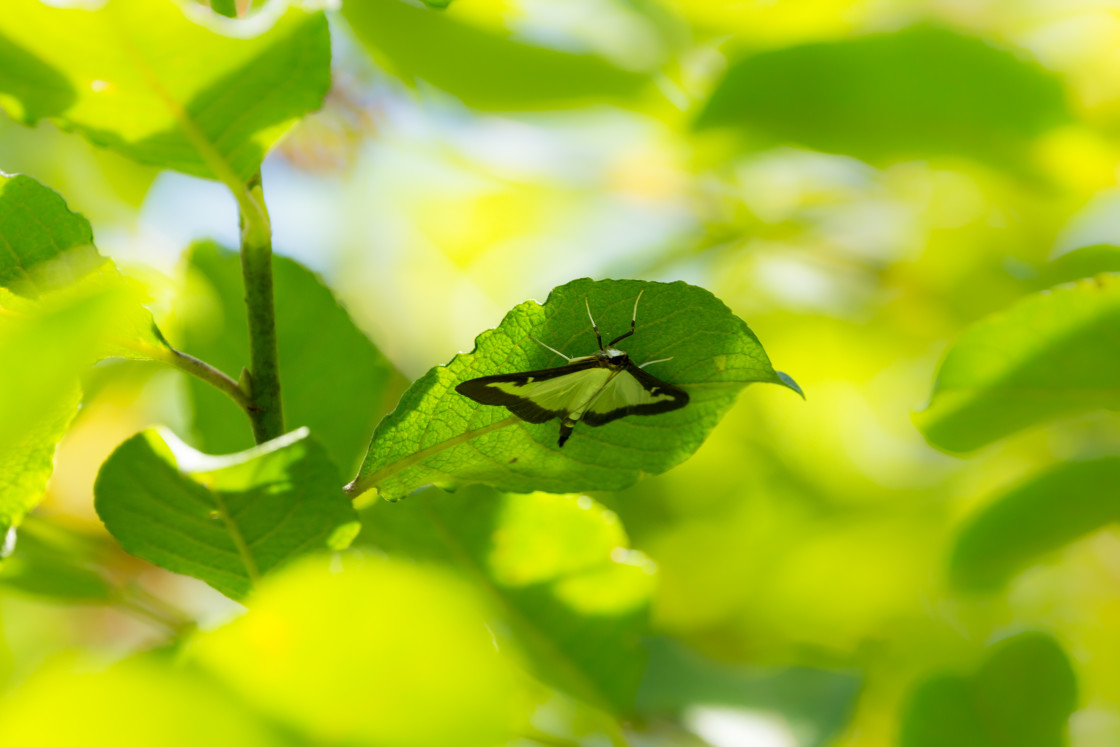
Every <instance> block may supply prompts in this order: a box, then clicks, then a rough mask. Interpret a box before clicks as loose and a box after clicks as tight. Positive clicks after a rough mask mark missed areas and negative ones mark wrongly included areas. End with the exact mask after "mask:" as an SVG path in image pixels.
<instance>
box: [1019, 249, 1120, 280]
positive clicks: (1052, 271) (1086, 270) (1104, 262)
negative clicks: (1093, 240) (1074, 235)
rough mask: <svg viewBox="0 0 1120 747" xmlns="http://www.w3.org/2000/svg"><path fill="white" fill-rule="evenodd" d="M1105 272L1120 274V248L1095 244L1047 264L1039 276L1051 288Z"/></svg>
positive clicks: (1075, 250) (1068, 253) (1067, 253)
mask: <svg viewBox="0 0 1120 747" xmlns="http://www.w3.org/2000/svg"><path fill="white" fill-rule="evenodd" d="M1104 272H1120V246H1113V245H1111V244H1094V245H1093V246H1083V247H1081V248H1080V249H1074V250H1073V251H1070V252H1066V253H1065V254H1063V255H1061V256H1060V257H1057V258H1056V259H1054V260H1052V261H1050V262H1048V263H1046V265H1044V266H1043V268H1042V271H1041V272H1040V273H1039V275H1040V280H1041V281H1042V282H1043V283H1044V285H1045V286H1047V287H1049V286H1053V285H1058V284H1059V283H1069V282H1073V281H1074V280H1082V279H1084V278H1091V277H1093V276H1094V275H1100V274H1101V273H1104Z"/></svg>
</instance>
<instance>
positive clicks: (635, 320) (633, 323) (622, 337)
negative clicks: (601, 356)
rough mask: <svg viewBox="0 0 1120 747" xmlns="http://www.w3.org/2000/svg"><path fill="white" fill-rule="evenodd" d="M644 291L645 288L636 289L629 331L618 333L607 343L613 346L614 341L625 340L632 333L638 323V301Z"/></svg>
mask: <svg viewBox="0 0 1120 747" xmlns="http://www.w3.org/2000/svg"><path fill="white" fill-rule="evenodd" d="M645 292H646V289H645V288H642V289H641V290H640V291H638V297H637V298H635V299H634V315H633V316H632V317H630V331H629V332H627V333H626V334H624V335H619V336H618V337H616V338H614V339H613V340H611V341H610V342H609V343H607V344H608V345H612V346H613V345H614V344H615V343H616V342H621V341H622V340H625V339H626V338H627V337H629V336H630V335H632V334H634V327H635V326H636V325H637V324H638V301H641V300H642V294H643V293H645ZM601 345H602V343H600V346H601Z"/></svg>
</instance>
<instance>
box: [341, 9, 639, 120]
mask: <svg viewBox="0 0 1120 747" xmlns="http://www.w3.org/2000/svg"><path fill="white" fill-rule="evenodd" d="M444 4H446V3H444ZM342 14H343V15H344V16H345V17H346V20H347V21H349V23H350V27H351V28H352V29H353V30H354V33H355V34H356V35H357V37H358V39H360V40H361V41H362V43H363V44H365V45H366V47H368V48H369V50H370V52H371V53H372V54H373V55H374V57H376V58H377V59H378V60H379V61H381V62H382V63H383V64H385V65H386V66H387V67H389V68H390V69H391V70H393V71H394V72H395V73H396V74H397V75H398V77H400V78H402V79H403V80H405V81H406V82H414V81H416V80H423V81H424V82H426V83H429V84H431V85H434V86H436V87H437V88H441V89H443V90H444V91H447V92H448V93H450V94H451V95H453V96H455V97H456V98H458V99H460V100H461V101H462V102H463V103H464V104H466V105H467V106H470V107H473V108H475V109H483V110H490V111H510V110H536V109H552V108H561V107H569V106H574V105H578V104H581V103H586V102H588V101H589V100H597V99H620V98H628V97H632V96H634V95H635V94H636V93H638V92H639V91H641V90H642V89H644V88H646V87H647V86H648V84H649V78H648V77H647V76H645V75H640V74H637V73H631V72H627V71H624V70H620V69H619V68H617V67H614V66H613V65H611V64H610V63H609V62H607V61H606V60H604V59H602V58H600V57H595V56H592V55H586V54H572V53H569V52H560V51H556V50H552V49H546V48H544V47H538V46H533V45H530V44H525V43H522V42H519V41H515V40H513V39H511V38H507V37H504V36H500V35H498V34H495V33H492V32H489V31H486V30H483V29H481V28H476V27H473V26H471V25H469V24H468V23H461V22H460V21H458V20H456V17H455V15H454V11H453V10H452V11H447V12H442V13H437V12H432V11H430V10H426V9H422V8H416V7H413V6H411V5H408V4H407V3H404V2H400V1H399V0H363V1H362V2H349V3H345V4H344V5H343V8H342Z"/></svg>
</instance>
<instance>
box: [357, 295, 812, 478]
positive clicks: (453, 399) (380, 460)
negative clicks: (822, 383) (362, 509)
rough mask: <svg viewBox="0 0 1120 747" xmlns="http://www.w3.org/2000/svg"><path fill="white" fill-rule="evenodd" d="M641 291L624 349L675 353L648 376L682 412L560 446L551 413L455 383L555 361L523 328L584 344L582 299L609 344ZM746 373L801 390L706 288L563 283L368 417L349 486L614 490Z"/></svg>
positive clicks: (696, 426) (660, 454)
mask: <svg viewBox="0 0 1120 747" xmlns="http://www.w3.org/2000/svg"><path fill="white" fill-rule="evenodd" d="M640 292H644V295H643V296H642V299H641V306H640V308H639V309H638V324H637V331H636V333H635V334H634V336H633V337H631V338H629V339H628V340H627V341H626V342H625V344H624V347H625V349H626V350H627V352H629V353H630V356H631V357H632V358H633V359H634V360H635V361H637V362H638V363H642V362H645V361H652V360H656V359H660V358H670V357H671V358H672V359H671V360H669V361H666V362H664V363H658V364H656V366H655V367H653V368H651V369H650V372H651V373H653V374H654V375H655V376H657V377H658V378H661V379H664V380H665V381H666V382H669V383H671V384H676V385H677V386H680V387H682V388H684V389H685V390H686V391H687V392H688V394H689V397H690V398H691V402H690V403H689V404H688V405H687V406H685V407H683V408H682V409H679V410H676V411H673V412H668V413H664V414H661V415H654V416H647V417H634V416H631V417H626V418H622V419H620V420H616V421H615V422H613V423H610V424H608V425H605V426H602V427H599V428H589V427H586V426H582V425H580V426H577V427H576V431H575V433H574V435H573V436H572V438H571V440H570V441H568V443H567V444H566V445H565V446H564V447H563V448H559V447H558V446H557V445H556V442H557V433H558V425H557V421H549V422H547V423H543V424H538V425H533V424H530V423H526V422H524V421H521V420H518V419H517V418H515V417H513V416H512V415H510V413H509V411H507V410H506V409H505V408H503V407H489V406H485V405H480V404H477V403H476V402H474V401H473V400H470V399H468V398H467V397H465V396H463V395H461V394H459V393H458V392H456V391H455V386H456V385H457V384H459V383H460V382H462V381H466V380H468V379H473V378H475V377H478V376H486V375H489V374H496V373H513V372H517V371H529V370H533V369H539V368H546V367H549V366H555V365H558V364H560V363H563V361H562V360H560V359H559V358H558V357H557V356H556V354H555V353H552V352H550V351H548V350H546V349H545V348H544V347H543V346H542V345H540V344H539V343H537V342H535V341H534V340H533V339H532V338H533V337H536V338H537V340H540V341H542V342H545V343H547V344H549V345H551V346H552V347H554V348H556V349H557V350H560V351H561V352H564V353H565V354H567V355H571V356H579V355H586V354H588V353H590V352H592V351H594V350H595V349H596V342H595V335H594V333H593V332H592V330H591V324H590V323H589V321H588V318H587V305H586V304H589V305H590V308H591V309H592V311H593V312H594V313H595V319H596V321H597V322H598V324H599V329H600V330H602V331H603V334H604V336H607V337H606V339H608V340H609V339H611V337H614V336H617V335H620V334H622V333H623V332H625V331H626V330H628V329H629V327H630V320H631V316H632V313H633V309H634V301H635V299H636V298H637V297H638V294H639V293H640ZM756 381H764V382H770V383H774V384H782V385H784V386H788V387H790V388H791V389H794V390H795V391H799V390H798V389H797V385H796V384H795V383H793V380H792V379H789V378H788V377H784V375H783V374H779V373H778V372H776V371H775V370H774V369H773V368H772V367H771V366H770V360H769V359H768V358H767V357H766V352H765V351H764V350H763V349H762V345H761V344H760V343H759V342H758V338H756V337H755V336H754V333H752V332H751V331H750V329H749V328H748V327H747V325H746V324H745V323H744V322H743V320H741V319H739V318H738V317H736V316H735V315H734V314H732V313H731V311H730V310H729V309H728V308H727V307H726V306H724V305H723V303H722V302H721V301H720V300H719V299H717V298H716V297H715V296H713V295H712V294H711V293H709V292H708V291H706V290H704V289H702V288H697V287H695V286H692V285H688V284H687V283H684V282H676V283H648V282H642V281H637V280H602V281H592V280H589V279H586V278H585V279H582V280H574V281H572V282H570V283H567V284H566V285H562V286H560V287H558V288H555V289H554V290H553V291H552V293H550V294H549V297H548V300H547V301H546V302H545V304H544V305H543V306H541V305H539V304H537V303H536V302H534V301H526V302H525V303H523V304H521V305H519V306H517V307H516V308H514V309H513V310H512V311H511V312H509V314H507V315H506V318H505V319H503V320H502V323H501V324H500V325H499V326H498V328H497V329H493V330H489V331H487V332H484V333H482V334H481V335H479V337H478V339H477V340H476V341H475V349H474V351H472V352H470V353H466V354H460V355H457V356H455V358H454V359H453V360H452V361H451V363H449V364H448V365H446V366H437V367H436V368H433V369H432V370H430V371H429V372H428V373H427V374H425V375H424V376H423V377H421V378H420V379H419V380H418V381H416V382H415V383H414V384H413V385H412V386H411V387H410V388H409V389H408V391H406V392H405V394H404V396H403V397H402V398H401V401H400V404H399V405H397V409H396V410H394V411H393V412H392V413H390V414H389V415H387V416H386V417H385V419H384V420H382V421H381V423H380V424H379V425H378V426H377V430H376V431H375V432H374V436H373V443H372V444H370V448H369V452H368V453H367V455H366V459H365V462H364V463H363V464H362V468H361V471H360V473H359V476H358V478H357V479H356V480H355V481H354V483H353V484H352V486H351V488H350V490H351V491H352V492H354V493H360V492H364V491H366V490H370V489H373V488H376V489H377V491H378V493H379V494H380V495H381V496H382V497H384V498H388V499H395V498H399V497H401V496H404V495H406V494H408V493H409V492H411V491H412V490H415V489H416V488H418V487H420V486H421V485H425V484H431V483H435V484H439V485H452V484H456V483H485V484H487V485H492V486H494V487H496V488H499V489H502V490H509V491H513V492H530V491H533V490H547V491H549V492H553V493H564V492H579V491H584V490H617V489H621V488H624V487H626V486H627V485H630V484H632V483H634V482H635V481H636V480H637V479H638V477H639V476H640V475H641V474H642V473H649V474H656V473H660V472H664V471H665V470H667V469H669V468H670V467H673V466H674V465H676V464H679V463H680V462H682V461H684V460H685V459H687V458H688V457H689V456H690V455H691V454H692V453H693V452H694V451H695V450H696V449H697V448H698V447H699V446H700V444H701V443H702V442H703V441H704V438H705V437H706V436H707V435H708V432H709V431H710V430H711V429H712V428H713V427H715V424H716V423H717V422H719V419H720V418H721V417H722V416H723V414H724V413H725V412H726V411H727V410H728V408H730V407H731V405H732V404H733V403H734V401H735V397H736V395H737V394H738V393H739V390H741V389H742V388H743V387H744V386H746V385H747V384H749V383H751V382H756Z"/></svg>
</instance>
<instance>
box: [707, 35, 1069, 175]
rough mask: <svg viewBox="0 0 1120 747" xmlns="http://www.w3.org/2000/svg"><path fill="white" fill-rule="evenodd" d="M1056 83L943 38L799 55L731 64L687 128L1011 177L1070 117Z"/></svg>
mask: <svg viewBox="0 0 1120 747" xmlns="http://www.w3.org/2000/svg"><path fill="white" fill-rule="evenodd" d="M1068 116H1069V115H1068V112H1067V108H1066V104H1065V94H1064V91H1063V89H1062V86H1061V84H1060V82H1059V81H1058V79H1057V78H1056V77H1055V76H1054V75H1052V74H1051V73H1049V72H1047V71H1046V70H1044V69H1043V68H1042V67H1041V66H1040V65H1038V64H1037V63H1034V62H1031V61H1029V60H1027V59H1025V56H1024V55H1023V54H1021V53H1018V52H1014V51H1010V50H1004V49H1000V48H997V47H995V46H993V45H992V44H991V43H989V42H987V41H985V40H983V39H979V38H976V37H971V36H964V35H961V34H958V33H955V32H953V31H949V30H947V29H941V28H936V27H926V26H919V27H915V28H910V29H906V30H903V31H899V32H895V33H890V34H874V35H870V36H866V37H863V38H856V39H844V40H840V41H824V42H813V43H809V44H802V45H798V46H793V47H786V48H783V49H776V50H770V51H765V52H760V53H758V54H755V55H753V56H750V57H746V58H745V59H741V60H738V61H737V62H734V63H733V64H732V65H731V67H730V69H729V70H728V71H727V74H726V76H725V77H724V79H723V81H722V82H721V83H720V84H719V85H718V86H717V88H716V89H715V91H714V92H713V93H712V96H711V98H710V99H709V101H708V102H707V105H706V106H705V107H704V109H703V111H702V112H701V114H700V116H699V118H698V120H697V126H698V127H699V128H701V129H703V128H708V127H732V128H738V129H741V130H744V131H745V132H746V133H748V134H749V135H751V136H753V137H760V136H761V137H765V138H770V139H773V140H775V141H778V142H788V143H797V144H801V145H804V146H807V147H809V148H814V149H817V150H822V151H827V152H831V153H844V154H848V155H852V156H855V157H857V158H862V159H864V160H867V161H871V162H882V161H891V160H895V159H907V158H917V157H927V156H954V155H960V156H966V157H971V158H976V159H979V160H982V161H987V162H993V163H995V164H996V165H1000V166H1004V167H1012V168H1021V163H1022V160H1023V158H1024V155H1025V151H1026V148H1027V146H1028V145H1029V143H1030V141H1031V140H1032V139H1033V138H1034V137H1036V136H1037V135H1039V134H1041V133H1043V132H1046V131H1047V130H1048V129H1050V128H1052V127H1054V126H1055V125H1057V124H1060V123H1062V122H1064V121H1065V120H1066V119H1067V118H1068Z"/></svg>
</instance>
